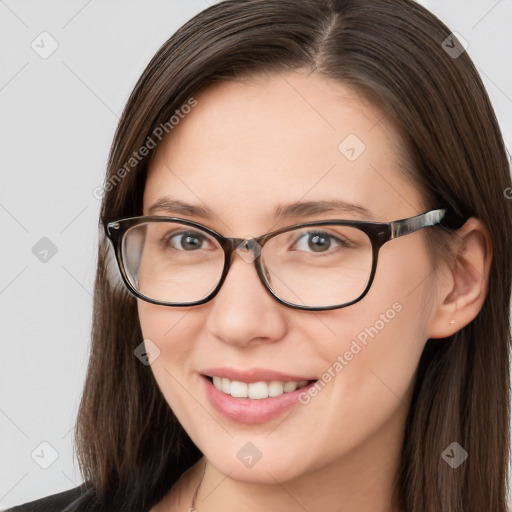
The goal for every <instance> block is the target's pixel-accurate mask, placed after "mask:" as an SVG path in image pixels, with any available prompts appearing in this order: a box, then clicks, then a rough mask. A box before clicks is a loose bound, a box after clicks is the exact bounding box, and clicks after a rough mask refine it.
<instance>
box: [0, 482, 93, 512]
mask: <svg viewBox="0 0 512 512" xmlns="http://www.w3.org/2000/svg"><path fill="white" fill-rule="evenodd" d="M84 493H85V489H84V487H83V486H82V485H79V486H78V487H74V488H73V489H69V490H67V491H64V492H59V493H57V494H52V495H51V496H46V497H45V498H40V499H38V500H35V501H30V502H27V503H23V504H21V505H17V506H15V507H12V508H9V509H7V510H6V511H5V512H63V511H64V509H66V507H68V506H69V505H72V504H73V502H74V501H76V500H78V498H80V497H81V496H82V495H83V494H84Z"/></svg>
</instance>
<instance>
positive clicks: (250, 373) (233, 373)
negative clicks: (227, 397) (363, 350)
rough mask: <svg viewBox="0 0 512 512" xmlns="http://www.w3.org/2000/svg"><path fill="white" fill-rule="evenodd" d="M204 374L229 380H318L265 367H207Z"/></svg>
mask: <svg viewBox="0 0 512 512" xmlns="http://www.w3.org/2000/svg"><path fill="white" fill-rule="evenodd" d="M202 374H203V375H206V376H208V377H214V376H216V377H224V378H226V379H229V380H236V381H239V382H248V383H250V382H261V381H266V382H270V381H272V380H277V381H280V382H290V381H295V382H301V381H303V380H316V378H315V377H311V376H309V377H308V376H303V375H292V374H291V373H284V372H279V371H275V370H269V369H265V368H251V369H247V370H240V369H236V368H225V367H224V368H207V369H206V370H203V371H202Z"/></svg>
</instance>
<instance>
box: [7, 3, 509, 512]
mask: <svg viewBox="0 0 512 512" xmlns="http://www.w3.org/2000/svg"><path fill="white" fill-rule="evenodd" d="M211 1H213V0H211ZM421 3H423V4H424V5H426V6H427V7H428V8H429V9H431V10H432V11H433V12H434V13H435V14H437V15H438V16H439V17H440V18H441V19H442V20H443V21H444V22H445V23H447V24H448V26H450V28H451V29H452V30H453V31H456V32H458V33H459V34H461V35H462V37H463V38H464V39H465V40H466V41H467V42H468V43H469V47H468V52H469V54H470V55H471V57H472V58H473V60H474V61H475V63H476V65H477V67H478V69H479V71H480V73H481V76H482V77H483V80H484V82H485V84H486V86H487V89H488V91H489V94H490V97H491V100H492V102H493V104H494V106H495V108H496V112H497V115H498V119H499V121H500V123H501V126H502V130H503V132H504V135H505V138H506V141H507V145H508V147H509V151H512V52H511V51H510V49H511V48H512V32H511V30H510V28H511V21H512V1H511V0H500V1H496V0H471V1H464V0H448V1H447V0H431V1H428V2H421ZM208 5H209V3H208V2H207V1H206V0H186V1H185V0H181V1H174V0H173V1H162V0H160V1H159V0H151V1H145V2H143V1H141V0H139V1H133V0H131V1H127V0H123V1H121V0H116V1H114V0H109V1H107V0H104V1H102V2H99V1H98V0H96V1H95V0H89V1H84V0H80V1H75V0H73V1H70V0H67V1H63V0H61V1H56V0H52V1H45V2H42V1H15V0H5V1H2V0H0V52H1V62H2V66H1V68H0V108H1V112H2V114H1V123H0V130H1V132H0V155H1V173H2V182H1V183H2V186H1V188H0V219H1V227H2V243H1V246H0V247H1V251H2V254H1V261H2V265H1V266H0V271H1V273H0V308H1V311H2V323H1V327H2V333H1V338H0V343H1V358H0V508H7V507H9V506H12V505H14V504H19V503H22V502H25V501H29V500H32V499H36V498H39V497H41V496H45V495H49V494H53V493H56V492H60V491H63V490H66V489H69V488H71V487H74V486H76V485H78V484H79V483H80V482H81V479H80V474H79V471H78V468H77V467H76V465H74V464H73V457H72V453H73V449H72V438H73V433H72V428H73V424H74V420H75V415H76V412H77V408H78V403H79V399H80V393H81V390H82V386H83V381H84V378H85V372H86V367H87V357H88V350H89V331H90V319H91V310H92V297H91V292H92V287H93V280H94V271H95V257H96V247H97V245H96V244H97V242H96V239H97V219H98V212H99V205H100V203H99V201H98V200H97V199H96V198H95V197H94V196H93V190H94V189H95V188H96V187H98V186H100V185H101V184H102V182H103V174H104V171H105V165H106V159H107V155H108V150H109V147H110V143H111V140H112V137H113V134H114V130H115V127H116V124H117V121H118V118H119V116H120V114H121V111H122V108H123V106H124V104H125V102H126V100H127V98H128V95H129V93H130V91H131V89H132V87H133V86H134V84H135V81H136V80H137V78H138V77H139V75H140V73H141V72H142V71H143V69H144V67H145V66H146V64H147V62H148V61H149V59H150V58H151V57H152V55H153V54H154V53H155V52H156V50H157V49H158V48H159V47H160V45H161V44H162V43H163V42H164V41H165V40H167V39H168V37H169V36H170V35H171V34H172V33H173V32H174V31H175V30H176V29H177V28H178V27H179V26H181V25H182V24H183V23H184V22H185V21H186V20H188V19H189V18H190V17H192V16H193V15H194V14H196V13H197V12H199V11H200V10H202V9H204V8H206V7H207V6H208ZM44 31H46V32H48V33H49V34H51V37H52V38H53V39H55V40H56V41H57V43H58V48H57V50H56V51H55V52H54V53H53V54H52V55H51V56H50V57H48V58H47V59H43V58H41V57H40V55H39V54H38V53H36V51H34V50H33V49H32V47H31V44H32V41H34V40H35V41H36V43H37V42H38V41H40V39H41V37H47V36H41V37H39V36H40V34H41V33H42V32H44ZM50 43H51V41H50V40H49V39H45V48H46V49H48V48H50ZM39 45H40V46H41V43H40V42H39ZM39 51H41V50H39ZM43 237H46V238H48V239H49V240H50V241H51V243H52V244H53V245H54V246H55V247H56V250H57V252H56V253H55V254H54V255H52V252H51V251H50V252H49V253H48V255H47V256H46V258H47V261H46V262H42V261H40V259H39V258H38V257H36V255H35V254H34V253H33V247H34V246H36V249H37V248H39V249H38V250H35V252H36V253H37V252H38V251H41V250H42V249H41V248H40V247H39V246H38V245H36V244H38V243H39V244H47V245H48V242H47V241H46V242H40V240H41V239H42V238H43ZM43 256H44V253H42V254H39V257H43ZM43 442H46V443H49V444H50V445H51V447H53V448H49V447H48V446H47V445H41V443H43ZM52 450H55V451H56V453H57V454H58V456H57V458H56V460H55V461H53V463H52V464H51V465H50V466H49V467H48V468H47V469H43V468H42V467H41V464H42V465H45V464H49V463H50V462H52V454H53V451H52Z"/></svg>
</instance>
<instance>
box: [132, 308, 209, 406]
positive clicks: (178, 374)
mask: <svg viewBox="0 0 512 512" xmlns="http://www.w3.org/2000/svg"><path fill="white" fill-rule="evenodd" d="M137 307H138V312H139V321H140V326H141V330H142V334H143V336H144V339H145V340H151V342H152V343H154V344H155V345H156V346H157V347H158V350H159V356H158V357H157V358H156V359H155V360H154V361H153V362H152V363H151V371H152V372H153V375H154V377H155V380H156V381H157V384H158V386H159V387H160V389H161V391H162V393H163V394H164V396H165V398H166V400H167V402H168V403H169V405H170V406H171V407H172V408H173V409H174V405H175V404H174V403H173V400H175V399H176V397H178V396H180V395H181V394H180V393H177V392H176V391H177V390H178V389H179V383H180V382H183V381H184V379H188V378H189V375H190V373H191V372H192V371H193V370H192V364H191V363H192V361H191V354H192V351H193V346H194V343H193V340H194V339H196V338H197V333H196V330H198V329H199V328H200V325H201V324H200V323H199V322H191V321H188V319H187V315H189V314H191V310H190V308H189V309H188V310H187V309H181V308H170V307H166V306H157V305H155V304H150V303H148V302H145V301H141V300H139V301H138V306H137ZM190 318H192V315H191V316H190Z"/></svg>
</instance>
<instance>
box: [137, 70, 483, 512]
mask: <svg viewBox="0 0 512 512" xmlns="http://www.w3.org/2000/svg"><path fill="white" fill-rule="evenodd" d="M195 98H196V99H197V101H198V105H197V106H196V107H195V108H194V109H193V110H192V112H191V113H190V114H188V115H187V116H185V118H184V119H182V120H181V121H180V123H179V125H177V126H176V127H175V128H174V129H173V131H172V133H170V136H168V137H167V138H166V139H164V141H163V142H162V143H161V144H160V146H159V147H158V148H157V150H156V154H155V155H154V157H155V158H154V159H153V160H152V162H151V165H150V168H149V173H148V178H147V182H146V186H145V190H144V214H147V211H148V208H149V207H150V206H151V205H152V204H153V203H154V202H155V201H156V200H158V199H160V198H161V197H164V196H167V195H172V196H173V197H175V198H179V199H181V200H183V201H187V202H190V203H193V204H199V205H201V206H207V207H208V208H210V209H211V210H212V211H213V212H214V217H213V218H211V219H203V218H198V217H193V216H189V215H179V214H176V216H181V217H183V218H188V219H191V220H196V221H198V222H201V223H203V224H205V225H207V226H209V227H211V228H213V229H215V230H216V231H218V232H220V233H221V234H223V235H224V236H231V237H240V238H245V237H248V236H253V237H256V236H259V235H261V234H263V233H266V232H269V231H272V230H275V229H278V228H280V227H285V226H288V225H292V224H294V223H298V222H301V221H307V220H317V219H322V218H323V219H329V218H346V219H361V216H360V215H357V214H355V213H343V214H332V213H331V214H329V213H327V214H321V215H318V216H316V217H314V218H313V217H310V218H308V219H290V220H289V221H287V222H286V223H284V224H278V225H275V224H273V223H272V214H273V211H274V208H275V207H276V206H277V205H279V204H282V203H288V202H292V201H300V200H303V201H305V200H316V199H332V198H337V199H344V200H346V201H350V202H354V203H358V204H361V205H363V206H366V207H367V208H369V209H370V210H371V211H372V217H371V218H368V219H363V220H374V221H380V222H389V221H393V220H397V219H402V218H406V217H410V216H413V215H417V214H419V213H422V212H424V211H426V209H425V208H424V206H423V204H422V196H421V194H420V193H419V191H418V190H417V189H416V188H415V187H414V186H413V184H412V182H411V181H410V180H408V179H406V178H405V177H404V175H403V173H401V172H400V171H399V165H398V162H399V160H400V156H401V154H402V153H401V152H400V147H401V143H402V140H401V138H400V134H399V131H398V129H397V128H396V127H395V126H394V125H393V123H392V122H391V120H390V119H388V118H387V117H386V116H385V115H384V113H383V112H382V111H380V110H379V109H377V108H376V107H375V106H373V105H371V104H370V103H368V102H366V101H365V100H364V99H363V98H362V97H361V96H360V95H359V94H358V93H357V92H356V91H355V90H353V89H351V88H349V87H347V86H346V85H344V84H341V83H339V82H337V81H333V80H331V79H326V78H324V77H321V76H319V75H318V74H316V73H312V74H307V73H303V72H287V73H282V74H277V75H272V76H267V77H261V78H260V79H258V80H251V81H240V82H238V83H235V82H229V83H228V82H223V83H220V84H215V85H214V86H211V87H209V88H207V89H205V90H203V91H201V92H200V94H198V95H196V96H195ZM350 133H354V134H356V135H357V136H358V137H359V138H360V139H361V140H362V141H363V142H364V144H365V145H366V149H365V151H364V152H363V153H362V154H361V155H360V156H359V157H358V158H357V159H356V160H354V161H349V160H348V159H347V158H346V157H345V156H344V155H343V154H342V153H341V152H340V151H339V149H338V146H339V144H340V143H341V142H342V141H343V139H344V138H345V137H346V136H347V135H348V134H350ZM155 213H156V214H159V215H170V214H169V213H166V212H155ZM426 229H429V228H426ZM459 235H460V237H461V243H462V245H461V247H462V250H461V251H460V254H459V255H458V260H457V265H451V264H449V263H448V262H440V264H439V267H438V270H437V272H434V261H433V260H432V257H431V256H430V253H429V252H428V249H427V244H426V240H425V230H420V231H418V232H416V233H413V234H410V235H407V236H404V237H401V238H397V239H395V240H392V241H390V242H388V243H387V244H385V245H384V246H383V247H382V249H381V251H380V254H379V264H378V268H377V273H376V277H375V281H374V283H373V285H372V288H371V290H370V292H369V293H368V295H367V296H366V297H365V298H363V300H361V301H360V302H358V303H356V304H354V305H352V306H350V307H347V308H342V309H337V310H331V311H319V312H310V311H300V310H294V309H291V308H287V307H286V306H284V305H281V304H279V303H277V302H276V301H275V300H274V299H273V298H272V297H271V296H270V295H269V293H268V292H267V291H266V290H265V289H264V287H263V286H262V284H261V283H260V281H259V279H258V277H257V274H256V271H255V267H254V265H253V264H247V263H246V261H244V259H242V258H241V257H240V256H239V255H238V254H237V255H235V257H234V260H233V263H232V266H231V269H230V272H229V274H228V276H227V279H226V281H225V283H224V285H223V287H222V289H221V290H220V292H219V293H218V295H217V296H216V297H215V298H214V299H212V300H211V301H210V302H208V303H206V304H202V305H200V306H195V307H165V306H157V305H153V304H150V303H147V302H144V301H141V300H139V301H138V312H139V318H140V323H141V328H142V332H143V335H144V338H149V339H151V340H152V341H153V342H154V343H155V344H156V345H157V346H158V347H159V349H160V351H161V353H160V356H159V357H158V358H157V359H156V360H155V361H154V362H153V363H152V365H151V368H152V371H153V374H154V377H155V379H156V381H157V383H158V385H159V387H160V388H161V390H162V392H163V394H164V396H165V399H166V400H167V402H168V404H169V406H170V407H171V408H172V409H173V411H174V413H175V414H176V416H177V417H178V419H179V421H180V422H181V424H182V425H183V426H184V428H185V430H186V431H187V432H188V434H189V435H190V437H191V438H192V440H193V441H194V442H195V444H196V445H197V446H198V447H199V449H200V450H201V452H202V453H203V454H204V457H203V458H202V459H201V460H200V461H199V463H198V464H196V465H195V466H194V467H192V468H191V469H190V470H189V471H188V472H187V473H185V474H184V475H183V477H182V478H181V479H180V480H179V481H178V482H177V483H176V484H175V485H174V487H173V488H172V489H171V490H170V492H169V493H168V494H167V496H166V497H165V498H164V500H162V501H161V502H160V503H159V504H158V505H157V506H156V507H155V508H154V509H153V510H154V511H155V512H164V511H174V510H182V511H184V510H188V507H189V506H190V503H191V500H192V495H193V493H194V491H195V489H196V487H197V485H198V483H199V481H200V479H201V475H202V471H203V467H204V466H203V464H204V463H205V462H206V471H205V475H204V479H203V481H202V483H201V487H200V490H199V493H198V496H197V499H196V508H197V510H199V511H200V512H205V511H213V510H221V509H222V510H224V511H225V512H230V511H234V510H237V511H240V510H244V511H249V510H251V511H253V510H254V511H256V510H258V511H259V510H279V511H280V512H288V511H299V510H308V511H311V512H312V511H324V510H332V511H334V510H340V511H341V510H343V512H356V511H357V512H366V511H367V512H370V511H371V512H384V511H386V512H389V511H395V510H398V509H397V508H393V506H392V500H391V494H392V485H393V479H394V477H395V473H396V470H397V467H398V463H399V457H400V450H401V444H402V441H403V435H404V424H405V420H406V417H407V413H408V410H409V407H410V400H411V393H412V389H413V383H414V377H415V373H416V369H417V364H418V361H419V359H420V356H421V353H422V350H423V348H424V346H425V343H426V341H427V340H428V338H442V337H447V336H450V335H451V334H453V333H454V332H456V331H457V330H459V329H461V328H462V327H463V326H464V325H466V324H467V323H469V322H470V321H471V320H472V319H473V318H474V317H475V316H476V315H477V314H478V312H479V310H480V308H481V306H482V303H483V300H484V297H485V293H486V291H487V278H488V272H489V266H490V261H491V255H492V254H491V243H490V237H489V234H488V232H487V231H486V229H485V227H484V226H483V225H482V224H481V223H480V222H479V221H478V220H476V219H469V220H468V222H467V223H466V224H465V225H464V226H463V227H462V228H461V229H460V230H459ZM397 302H398V303H399V304H400V305H401V307H402V309H401V311H400V312H399V313H397V314H396V315H395V317H394V318H393V319H392V320H390V321H389V322H387V323H386V324H385V327H384V328H383V329H381V330H380V331H379V333H378V334H377V335H376V336H375V337H374V338H373V339H372V338H370V339H369V341H368V344H367V345H366V346H365V347H364V348H363V350H361V351H360V352H359V353H358V354H357V356H356V357H354V358H353V359H352V360H351V361H349V363H348V364H347V365H346V366H345V367H344V368H343V370H342V371H340V372H339V373H337V374H336V377H335V378H333V379H332V380H331V381H330V382H329V383H328V384H327V385H326V386H325V388H324V389H323V390H322V391H321V392H320V393H318V395H317V396H316V397H314V398H312V399H311V401H310V402H309V403H308V404H307V405H301V404H297V405H296V406H295V407H294V408H293V409H292V411H291V413H289V414H288V413H285V414H284V415H281V416H279V417H278V418H276V419H274V420H272V421H269V422H266V423H263V424H258V425H243V424H239V423H237V422H234V421H231V420H228V419H226V418H225V417H223V416H222V415H220V414H219V413H218V412H216V411H215V410H214V409H213V408H212V406H211V405H210V403H209V401H208V400H207V397H206V396H205V394H204V392H203V386H202V382H200V379H199V373H200V372H201V370H203V369H205V368H208V367H214V366H231V367H240V368H245V369H249V368H252V367H262V368H271V369H274V370H281V371H284V372H289V373H293V374H299V375H300V374H303V375H304V374H306V375H316V376H318V377H319V378H320V377H321V375H322V374H323V373H324V372H326V371H327V370H328V368H330V367H332V365H333V363H334V362H335V361H336V360H337V357H338V355H340V354H344V353H345V351H346V350H348V349H349V348H350V344H351V342H352V341H353V340H354V339H355V338H356V337H357V335H358V334H359V333H360V332H361V331H364V329H365V328H366V327H369V326H372V325H374V324H375V322H376V321H377V320H378V319H379V318H380V316H379V315H381V314H383V313H385V312H386V310H389V309H390V308H391V307H392V304H393V303H397ZM451 320H453V321H454V323H453V324H451V323H450V321H451ZM247 442H251V443H253V444H254V445H256V446H257V447H258V449H259V450H260V451H261V453H262V458H261V459H260V460H259V461H258V462H257V463H256V464H255V465H254V466H252V467H251V468H248V467H246V466H245V465H244V464H242V463H241V461H240V460H239V459H238V458H237V452H238V451H239V450H240V448H241V447H242V446H244V445H245V444H246V443H247Z"/></svg>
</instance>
